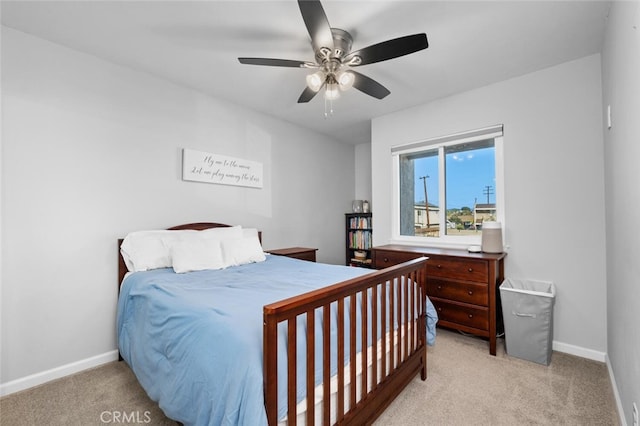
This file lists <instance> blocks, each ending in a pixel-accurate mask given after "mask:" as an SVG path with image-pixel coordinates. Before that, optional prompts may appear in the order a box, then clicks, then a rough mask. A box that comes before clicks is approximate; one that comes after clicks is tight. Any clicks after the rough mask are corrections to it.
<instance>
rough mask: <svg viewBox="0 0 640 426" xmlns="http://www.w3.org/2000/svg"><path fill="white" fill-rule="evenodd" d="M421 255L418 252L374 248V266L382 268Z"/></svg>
mask: <svg viewBox="0 0 640 426" xmlns="http://www.w3.org/2000/svg"><path fill="white" fill-rule="evenodd" d="M419 257H423V255H421V254H420V253H408V252H401V251H392V250H374V263H375V264H374V266H373V267H374V268H376V269H384V268H388V267H389V266H393V265H398V264H400V263H403V262H406V261H408V260H413V259H417V258H419Z"/></svg>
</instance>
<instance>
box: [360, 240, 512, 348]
mask: <svg viewBox="0 0 640 426" xmlns="http://www.w3.org/2000/svg"><path fill="white" fill-rule="evenodd" d="M425 256H426V257H428V258H429V261H428V262H427V295H428V296H429V299H431V302H432V303H433V305H434V306H435V308H436V310H437V312H438V318H439V319H438V325H439V326H442V327H447V328H452V329H456V330H460V331H463V332H466V333H471V334H474V335H477V336H483V337H487V338H488V339H489V352H490V353H491V355H495V354H496V333H497V331H498V328H499V326H498V322H500V324H501V323H502V311H501V308H500V303H499V302H500V298H499V295H498V287H499V286H500V284H501V283H502V281H503V280H504V258H505V257H506V253H501V254H488V253H469V252H467V251H466V250H453V249H438V248H431V247H417V246H408V245H401V244H389V245H385V246H378V247H374V248H373V250H372V257H373V265H374V267H375V268H376V269H382V268H386V267H388V266H392V265H396V264H398V263H402V262H405V261H407V260H411V259H415V258H417V257H425Z"/></svg>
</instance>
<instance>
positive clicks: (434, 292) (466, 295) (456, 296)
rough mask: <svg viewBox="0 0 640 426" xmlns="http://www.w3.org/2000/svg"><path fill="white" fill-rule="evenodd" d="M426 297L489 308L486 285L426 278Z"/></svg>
mask: <svg viewBox="0 0 640 426" xmlns="http://www.w3.org/2000/svg"><path fill="white" fill-rule="evenodd" d="M427 296H429V297H439V298H442V299H452V300H457V301H459V302H464V303H472V304H474V305H482V306H489V290H488V285H487V284H473V283H468V282H464V283H461V282H455V281H447V280H441V279H437V278H431V277H427Z"/></svg>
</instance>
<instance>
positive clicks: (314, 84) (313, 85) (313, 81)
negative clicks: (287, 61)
mask: <svg viewBox="0 0 640 426" xmlns="http://www.w3.org/2000/svg"><path fill="white" fill-rule="evenodd" d="M323 82H324V74H323V73H322V71H318V72H314V73H313V74H309V75H308V76H307V86H308V87H309V89H311V90H313V91H314V92H317V91H318V90H320V88H321V87H322V83H323Z"/></svg>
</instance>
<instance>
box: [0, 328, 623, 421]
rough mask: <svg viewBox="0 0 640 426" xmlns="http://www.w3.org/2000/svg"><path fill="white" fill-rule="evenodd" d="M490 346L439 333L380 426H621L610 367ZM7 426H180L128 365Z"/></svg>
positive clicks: (33, 404) (85, 381) (78, 380)
mask: <svg viewBox="0 0 640 426" xmlns="http://www.w3.org/2000/svg"><path fill="white" fill-rule="evenodd" d="M488 348H489V345H488V343H487V342H486V341H485V340H482V339H478V338H475V337H471V336H463V335H461V334H458V333H456V332H451V331H447V330H442V329H439V330H438V336H437V339H436V344H435V346H433V347H430V348H429V350H428V378H427V380H426V381H424V382H423V381H421V380H420V378H419V377H416V378H415V379H414V380H413V381H412V382H411V383H410V384H409V385H408V386H407V388H406V389H405V390H404V391H403V392H402V393H401V394H400V396H398V398H397V399H396V400H395V401H394V402H393V403H392V404H391V405H390V406H389V407H388V408H387V410H386V411H385V412H384V413H383V415H382V416H381V417H380V418H379V419H378V420H377V422H376V425H380V426H382V425H384V426H386V425H391V426H394V425H398V426H400V425H402V426H405V425H594V426H595V425H598V426H600V425H618V424H619V417H618V415H617V412H616V406H615V401H614V397H613V391H612V387H611V382H610V380H609V375H608V372H607V367H606V365H605V364H603V363H599V362H595V361H590V360H586V359H583V358H578V357H574V356H571V355H566V354H562V353H558V352H554V353H553V355H552V359H551V364H550V365H549V366H544V365H539V364H536V363H532V362H529V361H525V360H521V359H518V358H513V357H510V356H508V355H506V354H505V352H504V344H503V340H502V339H498V353H497V356H495V357H494V356H491V355H489V349H488ZM0 424H2V425H7V426H8V425H11V426H20V425H105V424H150V425H175V422H173V421H171V420H169V419H167V418H166V417H165V416H164V415H163V414H162V411H161V410H160V409H159V408H158V405H157V404H156V403H154V402H153V401H151V400H150V399H149V398H148V397H147V395H146V394H145V392H144V390H142V388H141V387H140V385H139V384H138V382H137V380H136V378H135V377H134V375H133V374H132V372H131V370H130V369H129V368H128V366H127V365H126V363H124V362H112V363H109V364H105V365H103V366H100V367H97V368H94V369H91V370H87V371H84V372H81V373H78V374H75V375H72V376H68V377H65V378H62V379H59V380H56V381H53V382H50V383H46V384H44V385H40V386H37V387H35V388H32V389H28V390H25V391H22V392H18V393H15V394H12V395H8V396H6V397H3V398H1V399H0Z"/></svg>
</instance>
